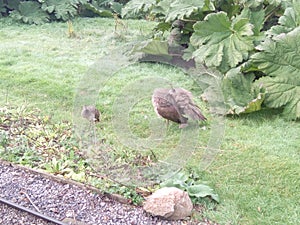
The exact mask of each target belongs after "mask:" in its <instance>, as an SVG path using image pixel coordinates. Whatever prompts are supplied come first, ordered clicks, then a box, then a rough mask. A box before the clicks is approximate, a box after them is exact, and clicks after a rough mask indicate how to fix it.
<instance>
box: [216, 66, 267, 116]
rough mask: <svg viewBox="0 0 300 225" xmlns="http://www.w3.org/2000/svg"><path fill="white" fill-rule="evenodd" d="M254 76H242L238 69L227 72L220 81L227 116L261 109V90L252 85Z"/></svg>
mask: <svg viewBox="0 0 300 225" xmlns="http://www.w3.org/2000/svg"><path fill="white" fill-rule="evenodd" d="M254 78H255V75H254V74H247V75H244V74H242V73H241V72H240V68H234V69H231V70H229V71H228V72H227V73H226V75H225V76H224V78H223V81H222V91H223V94H224V98H225V102H226V104H227V105H228V107H229V110H228V111H227V114H240V113H250V112H253V111H258V110H260V109H261V104H262V102H263V100H264V95H265V94H264V93H263V90H262V88H260V87H258V86H254V85H253V80H254Z"/></svg>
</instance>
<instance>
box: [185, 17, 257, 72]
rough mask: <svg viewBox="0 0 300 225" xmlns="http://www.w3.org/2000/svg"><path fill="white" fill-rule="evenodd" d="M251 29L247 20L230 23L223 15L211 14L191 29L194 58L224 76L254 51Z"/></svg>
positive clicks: (237, 19) (242, 19)
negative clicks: (194, 49)
mask: <svg viewBox="0 0 300 225" xmlns="http://www.w3.org/2000/svg"><path fill="white" fill-rule="evenodd" d="M252 28H253V25H252V24H251V23H249V19H247V18H236V19H235V20H233V21H230V20H229V18H228V17H227V14H226V13H225V12H219V13H211V14H209V15H207V16H206V17H205V18H204V21H199V22H197V23H196V24H195V25H194V30H195V32H194V33H193V35H192V36H191V44H192V45H193V46H194V47H196V49H197V50H196V51H195V52H194V54H193V55H194V57H195V59H196V60H197V61H200V62H202V63H205V64H206V65H207V66H209V67H217V68H218V69H219V70H220V71H222V72H226V71H228V70H229V69H230V68H233V67H235V66H236V65H237V64H238V63H240V62H242V61H243V60H246V59H248V57H249V52H250V51H252V50H253V49H254V45H253V40H252V39H253V37H252V36H253V31H252Z"/></svg>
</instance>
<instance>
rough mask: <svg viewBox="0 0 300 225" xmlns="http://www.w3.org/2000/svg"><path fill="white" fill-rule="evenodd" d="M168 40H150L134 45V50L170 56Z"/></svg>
mask: <svg viewBox="0 0 300 225" xmlns="http://www.w3.org/2000/svg"><path fill="white" fill-rule="evenodd" d="M168 48H169V47H168V43H167V42H166V41H159V40H152V39H151V40H148V41H144V42H141V43H139V44H137V45H135V46H134V48H133V52H143V53H146V54H150V55H160V56H169V52H168Z"/></svg>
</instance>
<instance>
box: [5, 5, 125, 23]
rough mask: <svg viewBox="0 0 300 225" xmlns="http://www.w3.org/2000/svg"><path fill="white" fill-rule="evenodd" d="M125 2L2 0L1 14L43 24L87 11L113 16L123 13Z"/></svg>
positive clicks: (67, 18) (69, 17) (26, 21)
mask: <svg viewBox="0 0 300 225" xmlns="http://www.w3.org/2000/svg"><path fill="white" fill-rule="evenodd" d="M122 7H123V4H121V3H119V2H117V1H115V0H93V1H88V0H30V1H22V0H12V1H7V2H6V1H4V0H0V13H1V15H9V14H10V15H11V16H12V17H13V18H15V19H17V20H20V21H22V22H24V23H28V24H42V23H45V22H48V21H52V20H63V21H67V20H69V19H71V18H73V17H75V16H78V15H81V13H82V15H85V12H86V11H89V12H92V14H93V15H99V16H104V17H112V16H113V13H116V14H118V15H120V14H121V9H122Z"/></svg>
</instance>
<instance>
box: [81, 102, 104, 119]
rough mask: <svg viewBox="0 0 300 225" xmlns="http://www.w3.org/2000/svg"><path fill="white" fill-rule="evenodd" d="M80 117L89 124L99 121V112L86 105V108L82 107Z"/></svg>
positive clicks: (93, 107)
mask: <svg viewBox="0 0 300 225" xmlns="http://www.w3.org/2000/svg"><path fill="white" fill-rule="evenodd" d="M81 116H82V117H83V118H85V119H87V120H88V121H90V122H99V121H100V112H99V110H98V109H97V108H96V107H95V106H93V105H88V106H86V105H84V106H83V107H82V111H81Z"/></svg>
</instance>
